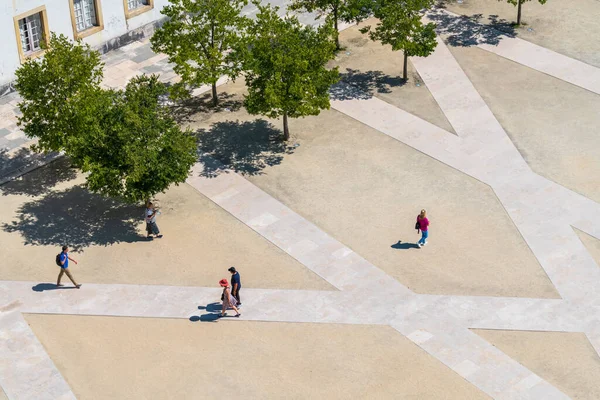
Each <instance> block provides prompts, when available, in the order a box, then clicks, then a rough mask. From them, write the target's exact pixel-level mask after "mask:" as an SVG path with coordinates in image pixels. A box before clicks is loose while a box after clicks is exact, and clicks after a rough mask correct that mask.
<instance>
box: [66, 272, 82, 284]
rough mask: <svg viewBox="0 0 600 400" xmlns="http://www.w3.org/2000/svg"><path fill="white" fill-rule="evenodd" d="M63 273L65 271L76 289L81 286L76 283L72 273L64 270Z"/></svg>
mask: <svg viewBox="0 0 600 400" xmlns="http://www.w3.org/2000/svg"><path fill="white" fill-rule="evenodd" d="M63 271H65V274H67V276H68V277H69V279H70V280H71V282H72V283H73V285H74V286H75V287H79V286H81V285H79V284H77V282H75V279H73V275H71V272H70V271H69V270H68V269H64V270H63Z"/></svg>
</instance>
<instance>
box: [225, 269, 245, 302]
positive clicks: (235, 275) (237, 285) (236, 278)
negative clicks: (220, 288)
mask: <svg viewBox="0 0 600 400" xmlns="http://www.w3.org/2000/svg"><path fill="white" fill-rule="evenodd" d="M228 271H229V272H231V294H232V296H233V297H235V299H236V300H237V306H238V307H239V306H241V305H242V301H241V300H240V289H241V288H242V281H241V280H240V273H239V272H237V271H236V270H235V267H231V268H229V269H228Z"/></svg>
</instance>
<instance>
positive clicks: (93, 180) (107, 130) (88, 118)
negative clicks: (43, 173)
mask: <svg viewBox="0 0 600 400" xmlns="http://www.w3.org/2000/svg"><path fill="white" fill-rule="evenodd" d="M101 79H102V63H101V62H100V55H99V54H98V53H97V52H95V51H93V50H91V49H90V47H89V46H88V45H82V44H81V42H77V43H73V42H71V41H69V39H67V38H66V37H65V36H62V35H61V36H56V35H52V37H51V39H50V47H49V49H48V51H47V52H46V54H45V56H44V57H43V58H42V59H37V60H32V61H28V62H26V63H25V64H24V65H23V66H21V68H19V70H17V89H18V90H19V92H20V94H21V96H22V97H23V101H22V102H21V103H20V104H19V108H20V109H21V112H22V113H23V115H22V116H21V117H20V119H19V124H20V125H21V126H22V127H23V130H24V131H25V133H26V134H27V136H28V137H30V138H38V139H39V144H38V146H37V147H38V149H37V150H41V151H63V152H64V153H65V154H66V155H67V156H69V158H70V160H71V162H72V164H73V165H74V166H76V167H78V168H81V169H82V171H84V172H87V173H88V175H87V184H88V187H89V189H90V190H92V191H94V192H98V193H102V194H105V195H109V196H113V197H120V198H123V199H125V200H128V201H130V202H137V201H144V200H147V199H148V198H150V197H151V196H153V195H154V194H156V193H159V192H161V191H164V190H165V189H167V188H168V186H169V185H170V184H171V183H178V182H183V181H184V180H185V179H186V178H187V174H188V171H189V169H190V167H191V165H192V164H193V163H194V162H195V160H196V153H195V141H194V138H193V137H192V136H191V135H190V134H189V133H187V132H182V131H181V130H180V129H179V127H178V126H177V124H176V123H175V121H174V120H173V119H172V118H171V117H170V116H169V115H168V110H167V109H166V108H165V107H164V106H163V105H161V102H160V100H161V97H162V96H164V95H166V93H167V88H166V86H165V85H164V84H162V83H160V82H159V81H158V77H156V76H150V77H148V76H140V77H136V78H134V79H132V80H131V81H130V82H129V84H128V85H127V88H126V89H125V90H104V89H102V88H101V87H100V81H101Z"/></svg>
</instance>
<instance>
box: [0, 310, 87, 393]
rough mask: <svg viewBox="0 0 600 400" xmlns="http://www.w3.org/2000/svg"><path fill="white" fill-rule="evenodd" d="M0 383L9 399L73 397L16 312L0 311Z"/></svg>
mask: <svg viewBox="0 0 600 400" xmlns="http://www.w3.org/2000/svg"><path fill="white" fill-rule="evenodd" d="M0 386H2V389H3V390H4V393H5V394H6V395H7V397H8V398H9V399H17V400H45V399H48V400H67V399H75V395H74V394H73V392H71V388H69V385H68V384H67V382H65V380H64V378H63V377H62V375H61V374H60V372H59V371H58V370H57V369H56V367H55V366H54V363H53V362H52V360H51V359H50V357H49V356H48V354H47V353H46V350H45V349H44V347H43V346H42V344H41V343H40V342H39V341H38V339H37V338H36V336H35V335H34V333H33V332H32V331H31V329H30V328H29V325H27V322H26V321H25V319H23V316H22V315H21V313H20V312H19V311H11V312H8V313H0Z"/></svg>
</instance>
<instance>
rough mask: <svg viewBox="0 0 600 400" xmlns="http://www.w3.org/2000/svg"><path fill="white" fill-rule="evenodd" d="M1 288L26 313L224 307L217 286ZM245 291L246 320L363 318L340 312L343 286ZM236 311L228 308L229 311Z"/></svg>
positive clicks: (153, 312)
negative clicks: (333, 289) (334, 287)
mask: <svg viewBox="0 0 600 400" xmlns="http://www.w3.org/2000/svg"><path fill="white" fill-rule="evenodd" d="M40 285H43V286H42V289H43V291H38V290H42V289H40ZM0 290H2V291H4V292H8V293H10V294H11V295H12V296H13V298H18V299H19V300H18V302H13V303H9V306H10V304H14V305H13V306H12V308H14V309H18V310H19V311H20V312H23V313H38V314H69V315H97V316H128V317H151V318H186V319H188V318H193V317H202V316H203V315H204V316H206V315H207V314H215V313H218V312H220V310H221V305H220V304H221V302H220V296H221V289H219V288H202V287H185V286H159V285H116V284H110V285H103V284H89V283H88V284H84V286H83V287H82V289H79V290H77V289H74V288H73V289H71V288H69V287H66V288H65V289H55V288H54V285H53V284H37V283H35V282H12V281H0ZM244 291H245V293H246V298H245V300H244V307H243V308H242V313H243V317H244V319H245V320H254V321H294V322H340V323H361V322H360V321H358V322H356V321H354V320H353V319H352V318H351V317H350V316H346V315H344V314H343V313H342V312H341V310H340V307H339V304H340V303H341V302H342V301H344V300H345V299H344V298H343V297H342V293H341V292H336V291H317V290H280V289H277V290H271V289H248V288H246V289H244ZM207 306H208V308H209V310H206V308H207ZM233 314H234V313H233V312H232V311H229V315H233ZM371 322H372V321H371ZM376 322H377V321H376ZM378 322H380V323H383V322H384V321H378Z"/></svg>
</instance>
